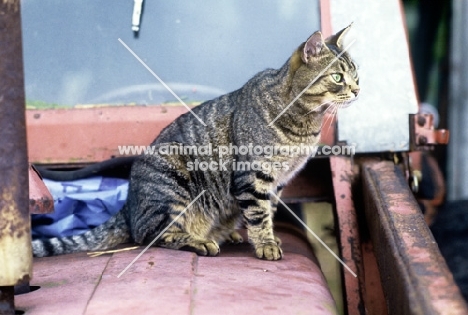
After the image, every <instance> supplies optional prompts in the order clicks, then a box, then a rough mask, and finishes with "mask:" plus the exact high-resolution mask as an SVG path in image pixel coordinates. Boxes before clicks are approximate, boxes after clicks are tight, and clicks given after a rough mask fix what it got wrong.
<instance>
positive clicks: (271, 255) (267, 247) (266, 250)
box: [255, 242, 283, 260]
mask: <svg viewBox="0 0 468 315" xmlns="http://www.w3.org/2000/svg"><path fill="white" fill-rule="evenodd" d="M255 255H257V257H258V258H260V259H266V260H280V259H281V258H282V257H283V251H282V250H281V247H279V245H278V244H277V243H276V242H275V243H266V244H261V245H259V246H257V247H256V248H255Z"/></svg>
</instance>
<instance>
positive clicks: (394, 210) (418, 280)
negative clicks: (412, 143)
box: [362, 160, 468, 315]
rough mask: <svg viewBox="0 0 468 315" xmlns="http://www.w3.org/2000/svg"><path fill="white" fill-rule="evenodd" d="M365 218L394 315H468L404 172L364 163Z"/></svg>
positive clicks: (383, 164)
mask: <svg viewBox="0 0 468 315" xmlns="http://www.w3.org/2000/svg"><path fill="white" fill-rule="evenodd" d="M362 177H363V189H364V198H365V213H366V218H367V223H368V226H369V232H370V236H371V239H372V243H373V245H374V250H375V254H376V257H377V263H378V266H379V270H380V275H381V281H382V286H383V289H384V294H385V297H386V300H387V306H388V310H389V314H399V315H404V314H421V315H435V314H438V315H440V314H468V308H467V306H466V304H465V302H464V300H463V298H462V296H461V294H460V290H459V288H458V287H457V286H456V284H455V282H454V280H453V277H452V274H451V273H450V271H449V269H448V268H447V265H446V263H445V261H444V259H443V257H442V256H441V254H440V252H439V249H438V246H437V244H436V242H435V241H434V238H433V237H432V234H431V232H430V230H429V228H428V227H427V225H426V223H425V221H424V217H423V215H422V213H421V210H420V208H419V206H418V204H417V203H416V200H415V199H414V197H413V195H412V193H411V191H410V189H409V187H408V183H407V182H406V180H405V178H404V176H403V174H402V172H401V171H400V169H398V168H397V167H396V166H395V165H394V164H393V163H392V162H389V161H370V160H367V161H364V162H363V163H362Z"/></svg>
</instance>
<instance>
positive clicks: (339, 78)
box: [331, 73, 343, 82]
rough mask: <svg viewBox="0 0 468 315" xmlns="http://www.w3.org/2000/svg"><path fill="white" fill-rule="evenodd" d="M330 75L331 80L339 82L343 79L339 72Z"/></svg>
mask: <svg viewBox="0 0 468 315" xmlns="http://www.w3.org/2000/svg"><path fill="white" fill-rule="evenodd" d="M331 76H332V78H333V80H335V82H341V80H342V79H343V76H342V75H341V74H339V73H332V75H331Z"/></svg>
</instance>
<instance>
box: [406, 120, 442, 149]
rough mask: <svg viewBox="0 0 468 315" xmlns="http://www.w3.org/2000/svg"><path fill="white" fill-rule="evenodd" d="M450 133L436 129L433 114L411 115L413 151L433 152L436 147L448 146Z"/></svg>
mask: <svg viewBox="0 0 468 315" xmlns="http://www.w3.org/2000/svg"><path fill="white" fill-rule="evenodd" d="M449 136H450V132H449V131H448V130H447V129H435V128H434V117H433V116H432V115H431V114H411V115H410V138H411V147H412V149H413V150H431V149H432V148H433V146H434V145H438V144H448V142H449Z"/></svg>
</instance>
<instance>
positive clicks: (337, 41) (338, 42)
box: [325, 23, 353, 49]
mask: <svg viewBox="0 0 468 315" xmlns="http://www.w3.org/2000/svg"><path fill="white" fill-rule="evenodd" d="M351 26H353V23H351V24H349V25H348V26H347V27H345V28H344V29H342V30H341V31H339V32H338V33H336V34H335V35H332V36H330V37H328V38H327V39H326V40H325V42H326V43H327V44H331V45H335V46H336V47H338V48H340V49H343V39H344V37H345V36H346V33H348V31H349V29H350V28H351Z"/></svg>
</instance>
